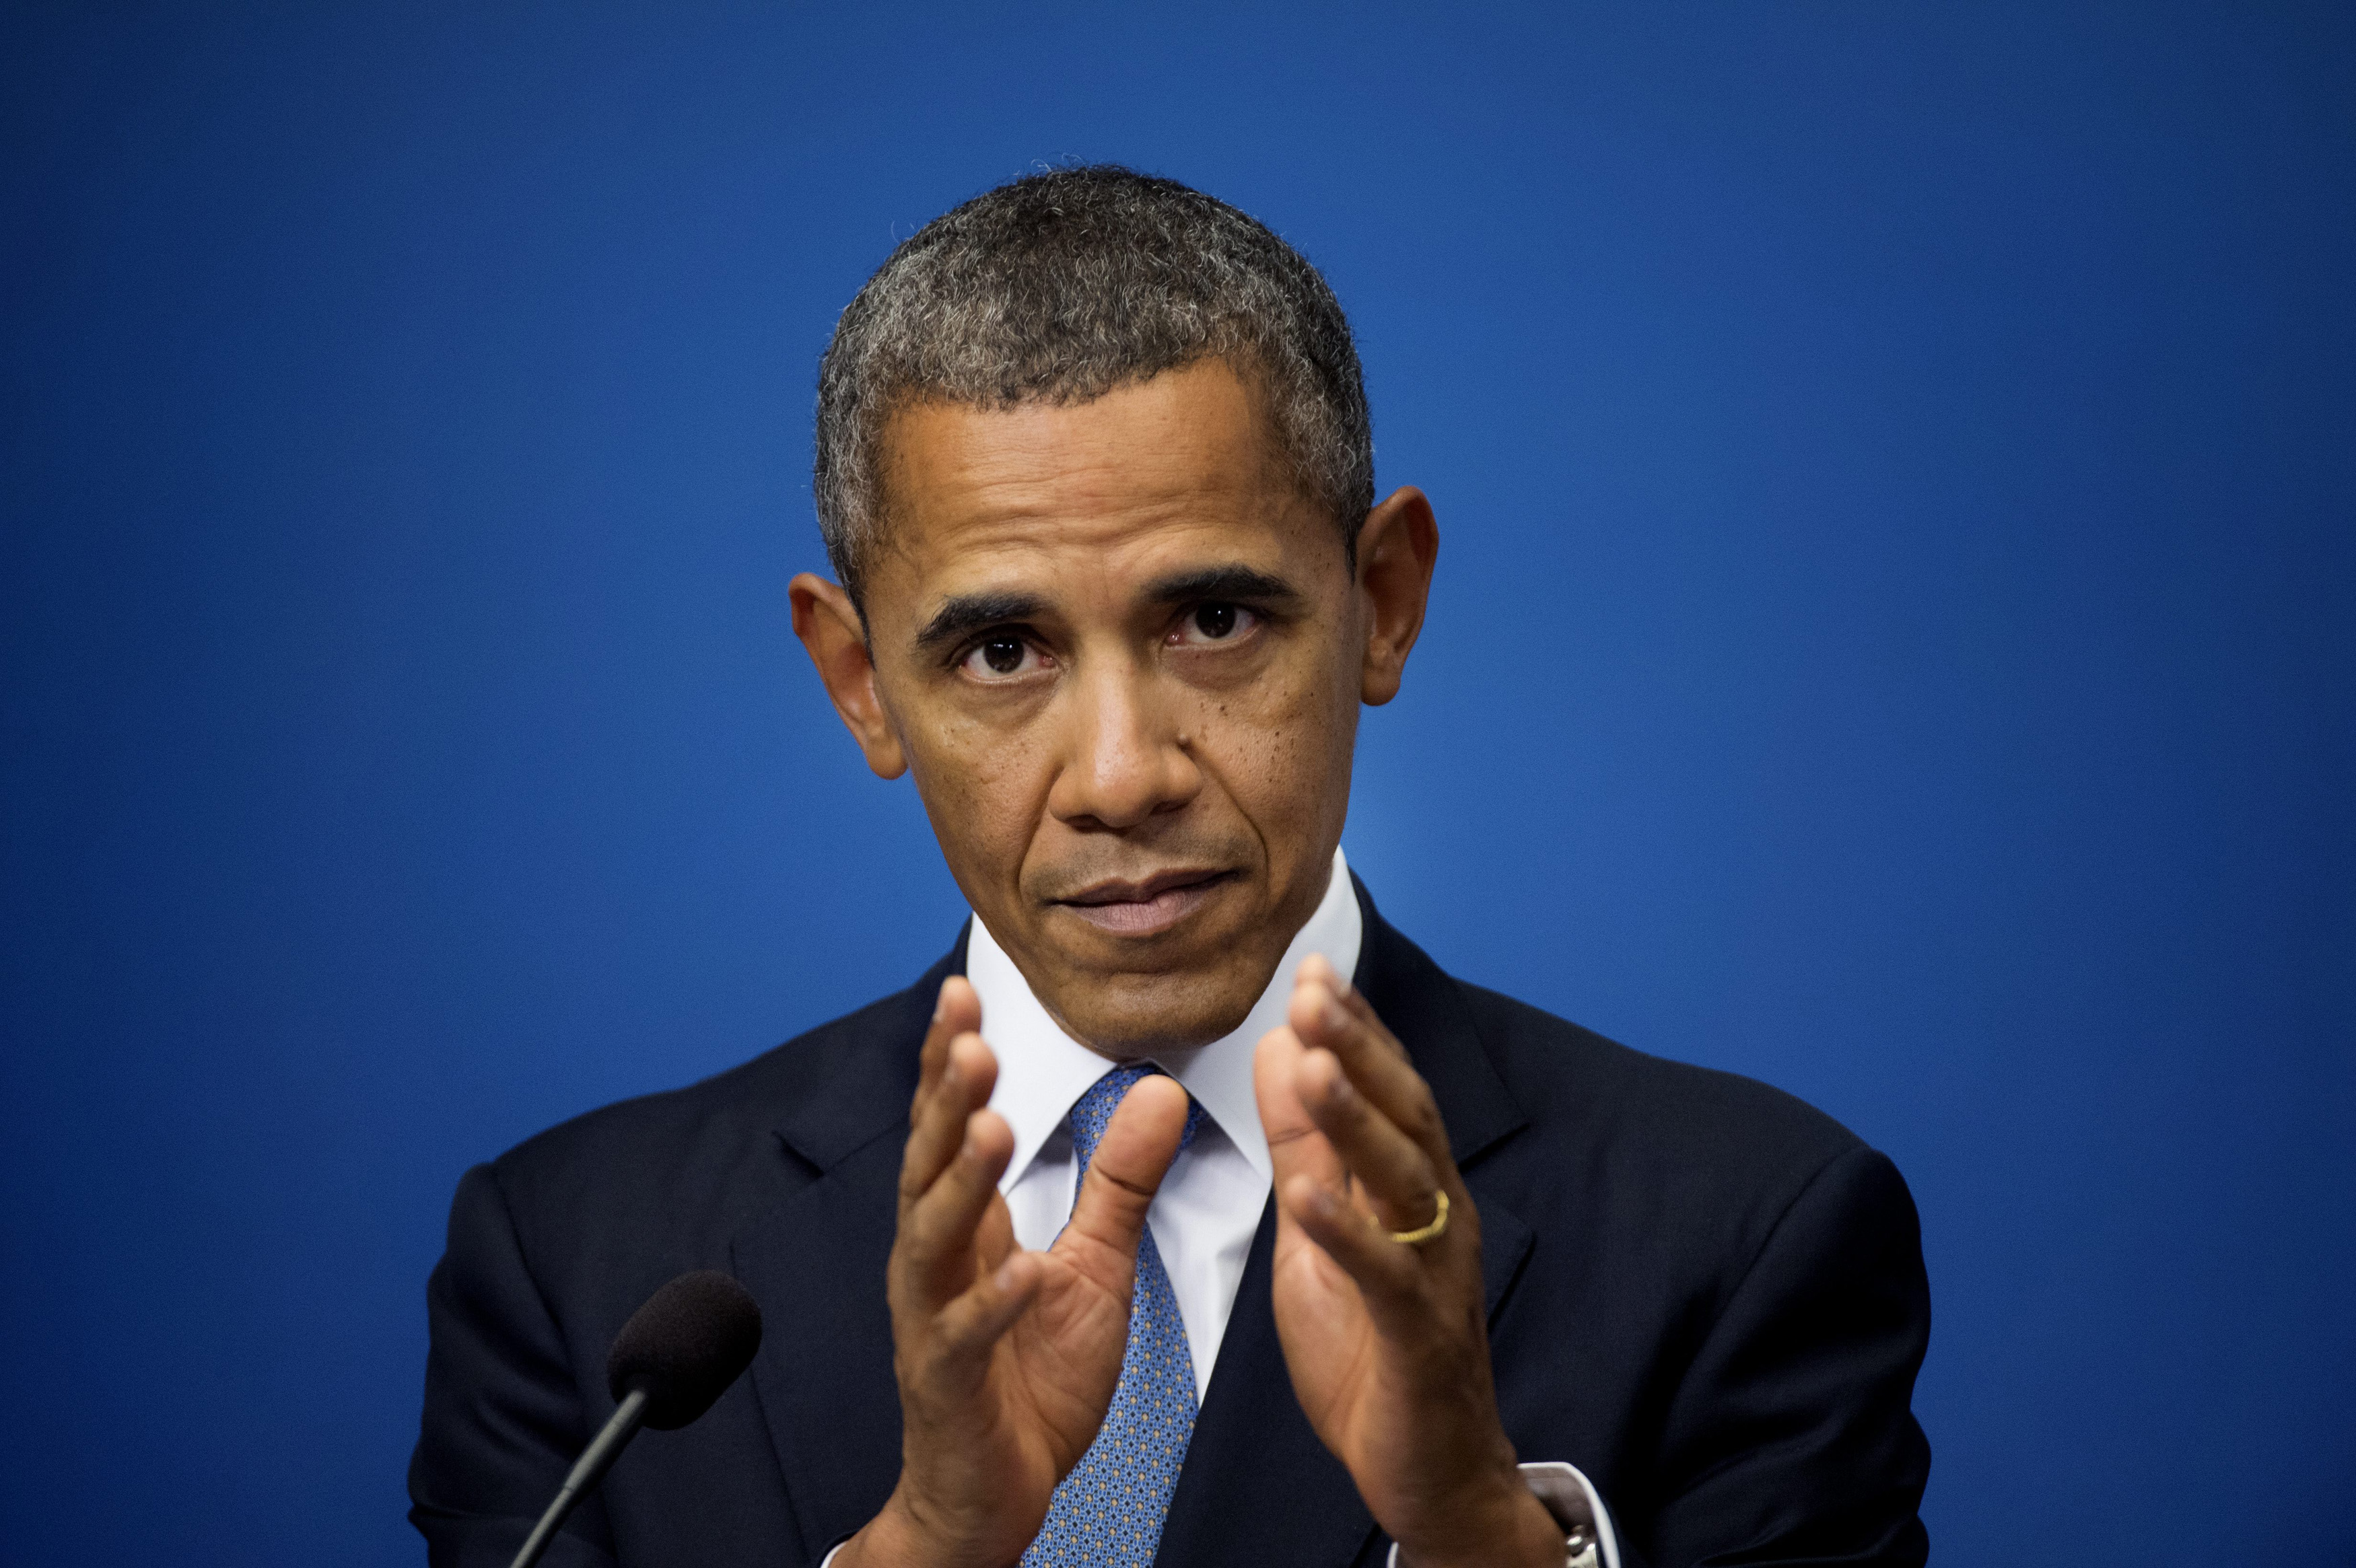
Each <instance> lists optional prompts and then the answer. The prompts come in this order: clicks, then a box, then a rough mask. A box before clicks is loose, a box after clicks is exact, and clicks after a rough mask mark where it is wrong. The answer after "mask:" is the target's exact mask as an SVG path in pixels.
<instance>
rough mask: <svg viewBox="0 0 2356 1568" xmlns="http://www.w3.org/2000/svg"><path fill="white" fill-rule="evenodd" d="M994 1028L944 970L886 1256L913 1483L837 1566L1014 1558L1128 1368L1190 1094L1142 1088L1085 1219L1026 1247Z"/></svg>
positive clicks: (1103, 1165)
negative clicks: (1140, 1283) (1008, 1172)
mask: <svg viewBox="0 0 2356 1568" xmlns="http://www.w3.org/2000/svg"><path fill="white" fill-rule="evenodd" d="M980 1024H981V1003H980V998H979V997H976V996H975V995H974V990H973V987H971V986H970V985H969V984H968V983H967V982H966V981H965V980H964V979H963V978H962V977H959V976H952V977H951V978H949V979H948V980H947V981H946V982H944V983H943V984H942V987H941V997H940V1005H939V1007H938V1008H937V1010H936V1011H935V1013H934V1016H933V1023H932V1027H931V1029H929V1030H928V1031H927V1032H926V1036H925V1046H924V1054H923V1057H922V1059H921V1068H920V1071H919V1074H918V1078H917V1084H916V1099H915V1101H914V1103H913V1104H912V1105H911V1107H910V1114H909V1121H910V1128H909V1133H908V1145H907V1152H906V1154H905V1157H904V1158H903V1161H902V1165H901V1171H900V1218H899V1231H898V1233H897V1235H896V1236H895V1237H894V1241H893V1245H892V1261H891V1265H890V1267H891V1274H890V1280H889V1291H888V1294H889V1296H890V1301H891V1307H892V1339H893V1366H894V1371H896V1373H897V1374H898V1377H899V1381H900V1411H901V1417H902V1431H903V1436H902V1442H901V1467H900V1480H899V1484H898V1485H897V1486H896V1487H895V1488H894V1489H893V1492H892V1497H891V1499H890V1501H888V1502H887V1503H886V1504H885V1505H884V1508H883V1512H882V1513H880V1514H878V1515H877V1516H876V1517H875V1518H874V1519H873V1520H871V1521H869V1523H868V1525H867V1527H866V1528H865V1529H864V1530H862V1531H860V1532H859V1534H858V1535H857V1536H855V1537H853V1538H852V1539H851V1541H849V1542H848V1543H847V1544H846V1545H845V1546H844V1548H843V1552H842V1554H841V1556H840V1557H838V1558H837V1559H836V1560H835V1561H836V1563H837V1568H1005V1565H1006V1564H1009V1563H1014V1562H1016V1561H1017V1560H1018V1559H1019V1558H1020V1557H1021V1556H1022V1554H1023V1548H1024V1547H1026V1546H1028V1545H1029V1544H1030V1542H1031V1538H1032V1537H1033V1536H1034V1535H1036V1534H1037V1533H1038V1531H1039V1526H1040V1524H1041V1522H1042V1521H1043V1520H1045V1518H1046V1517H1047V1504H1048V1501H1049V1499H1050V1498H1051V1497H1052V1496H1053V1494H1054V1492H1055V1483H1056V1482H1058V1481H1059V1480H1061V1479H1062V1478H1063V1477H1064V1475H1065V1474H1066V1472H1067V1471H1069V1470H1070V1469H1071V1468H1072V1467H1073V1466H1074V1465H1076V1464H1077V1463H1078V1462H1079V1459H1080V1456H1081V1455H1083V1454H1085V1453H1086V1452H1087V1447H1088V1445H1089V1444H1090V1443H1091V1442H1093V1441H1094V1440H1095V1438H1096V1435H1097V1429H1098V1427H1099V1426H1101V1425H1102V1424H1103V1423H1104V1417H1105V1411H1106V1409H1107V1408H1108V1406H1109V1405H1110V1403H1112V1393H1113V1387H1114V1385H1115V1384H1116V1383H1117V1382H1118V1381H1119V1378H1120V1362H1121V1352H1122V1349H1123V1348H1124V1347H1125V1346H1126V1345H1127V1343H1128V1339H1129V1307H1130V1288H1131V1285H1132V1282H1133V1280H1134V1276H1135V1274H1136V1268H1137V1243H1138V1238H1139V1236H1140V1235H1141V1234H1142V1233H1143V1232H1144V1228H1145V1211H1146V1208H1147V1205H1148V1204H1150V1203H1151V1201H1152V1200H1153V1194H1154V1192H1155V1190H1156V1189H1158V1188H1159V1187H1160V1186H1161V1183H1162V1173H1163V1172H1164V1171H1165V1170H1167V1169H1168V1168H1169V1166H1170V1161H1171V1159H1172V1158H1173V1157H1174V1156H1175V1155H1176V1153H1177V1151H1178V1140H1179V1137H1180V1136H1181V1134H1182V1133H1183V1131H1184V1128H1185V1122H1186V1092H1185V1091H1184V1090H1183V1089H1182V1088H1180V1087H1179V1086H1178V1085H1177V1084H1176V1083H1174V1082H1173V1081H1172V1080H1170V1079H1168V1078H1166V1077H1158V1076H1157V1077H1150V1078H1147V1079H1145V1080H1144V1081H1142V1082H1141V1083H1138V1084H1137V1085H1136V1087H1134V1088H1132V1089H1131V1090H1130V1092H1129V1094H1128V1096H1127V1097H1126V1098H1125V1099H1123V1100H1122V1102H1121V1104H1120V1108H1119V1110H1117V1111H1116V1112H1114V1113H1113V1116H1112V1121H1111V1123H1110V1125H1108V1126H1107V1128H1106V1129H1105V1134H1104V1137H1103V1139H1102V1141H1101V1142H1099V1143H1098V1146H1097V1151H1096V1156H1095V1157H1094V1159H1092V1160H1091V1161H1090V1162H1089V1165H1088V1170H1087V1179H1085V1180H1084V1181H1083V1183H1082V1185H1081V1188H1080V1192H1079V1195H1078V1199H1077V1200H1076V1202H1075V1203H1074V1205H1073V1208H1072V1218H1071V1222H1070V1223H1069V1224H1068V1225H1067V1226H1066V1227H1065V1230H1064V1232H1063V1234H1062V1235H1061V1236H1059V1237H1058V1238H1056V1241H1055V1245H1054V1246H1053V1247H1051V1248H1050V1249H1049V1250H1047V1251H1046V1252H1044V1253H1033V1252H1024V1251H1023V1250H1021V1249H1019V1248H1017V1247H1016V1246H1015V1244H1014V1227H1013V1222H1012V1218H1011V1217H1010V1216H1009V1214H1008V1213H1007V1209H1006V1200H1005V1199H1004V1198H1002V1197H1001V1196H1000V1194H999V1191H998V1180H999V1178H1000V1177H1001V1175H1002V1174H1003V1173H1004V1172H1005V1169H1006V1162H1007V1160H1008V1159H1009V1158H1011V1157H1012V1155H1013V1152H1014V1134H1013V1130H1012V1128H1010V1127H1009V1126H1008V1125H1006V1120H1005V1118H1004V1117H1002V1116H1001V1115H998V1114H997V1113H996V1112H995V1111H991V1110H989V1109H987V1108H986V1107H987V1106H988V1104H989V1103H990V1092H991V1086H992V1085H993V1084H994V1083H996V1082H997V1079H998V1060H997V1058H996V1057H994V1056H992V1055H991V1051H990V1048H989V1047H988V1046H987V1045H985V1044H983V1043H982V1040H981V1037H980V1035H979V1034H978V1033H976V1032H975V1031H976V1030H977V1029H980ZM1108 1066H1109V1064H1108Z"/></svg>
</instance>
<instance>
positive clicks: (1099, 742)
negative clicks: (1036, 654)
mask: <svg viewBox="0 0 2356 1568" xmlns="http://www.w3.org/2000/svg"><path fill="white" fill-rule="evenodd" d="M1063 696H1064V699H1065V704H1066V711H1065V714H1064V719H1065V722H1066V725H1067V726H1068V728H1067V731H1066V740H1065V745H1064V760H1063V761H1064V765H1063V767H1062V769H1061V770H1060V771H1059V772H1058V773H1057V775H1056V778H1055V785H1054V787H1053V788H1052V789H1050V790H1049V791H1048V792H1047V809H1048V810H1049V811H1050V812H1052V813H1054V814H1055V817H1056V818H1057V819H1058V820H1060V821H1061V822H1063V823H1064V824H1065V825H1066V826H1067V827H1076V828H1079V829H1081V830H1083V831H1087V830H1089V829H1092V828H1093V829H1100V830H1108V831H1111V832H1115V833H1122V832H1127V831H1128V830H1130V828H1133V827H1137V826H1138V825H1140V824H1141V823H1143V822H1145V821H1146V820H1148V819H1149V818H1151V817H1153V816H1158V815H1160V814H1161V813H1163V812H1169V811H1177V810H1180V809H1183V807H1184V806H1185V805H1186V804H1187V803H1188V802H1189V801H1191V800H1193V799H1194V796H1195V795H1196V794H1197V793H1199V792H1200V791H1201V789H1202V787H1203V773H1202V770H1201V768H1199V767H1198V766H1197V765H1196V764H1195V762H1194V757H1193V756H1192V755H1190V754H1189V753H1188V752H1187V750H1186V746H1185V738H1184V736H1183V733H1182V732H1181V728H1180V723H1179V719H1180V716H1181V714H1182V713H1183V709H1184V706H1185V705H1184V703H1183V700H1181V699H1179V698H1178V694H1176V693H1173V692H1168V691H1164V690H1162V689H1161V688H1160V683H1159V682H1157V681H1156V680H1155V679H1154V677H1153V672H1152V671H1151V670H1150V669H1148V668H1141V667H1139V666H1137V665H1136V664H1134V663H1131V662H1127V661H1119V660H1106V661H1102V662H1100V663H1098V664H1097V665H1096V666H1095V667H1094V668H1092V669H1088V670H1087V673H1086V674H1085V675H1083V676H1081V677H1080V678H1077V679H1076V680H1075V681H1073V683H1072V684H1071V685H1070V686H1069V687H1067V688H1066V689H1065V692H1064V693H1063Z"/></svg>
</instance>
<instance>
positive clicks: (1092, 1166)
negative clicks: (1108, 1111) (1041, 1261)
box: [1054, 1072, 1187, 1273]
mask: <svg viewBox="0 0 2356 1568" xmlns="http://www.w3.org/2000/svg"><path fill="white" fill-rule="evenodd" d="M1186 1105H1187V1099H1186V1091H1185V1090H1184V1089H1183V1088H1181V1087H1180V1086H1179V1084H1178V1082H1177V1081H1176V1080H1175V1079H1173V1078H1170V1077H1168V1076H1166V1075H1164V1074H1162V1073H1158V1072H1157V1073H1154V1074H1152V1075H1151V1076H1150V1077H1146V1078H1141V1079H1140V1080H1138V1082H1137V1083H1136V1084H1135V1086H1133V1087H1132V1088H1131V1089H1130V1092H1129V1093H1127V1094H1125V1095H1123V1096H1122V1097H1121V1102H1120V1105H1119V1109H1117V1110H1115V1111H1114V1112H1113V1114H1112V1120H1111V1121H1110V1122H1108V1124H1106V1126H1105V1130H1104V1136H1102V1137H1101V1138H1099V1139H1098V1141H1097V1152H1096V1157H1094V1158H1093V1159H1091V1160H1089V1161H1088V1174H1087V1179H1086V1180H1085V1181H1083V1182H1082V1183H1081V1184H1080V1191H1079V1196H1078V1197H1077V1198H1076V1200H1074V1201H1073V1203H1072V1222H1071V1223H1070V1224H1068V1225H1066V1227H1064V1233H1063V1234H1062V1235H1060V1236H1058V1237H1056V1238H1055V1248H1054V1250H1055V1251H1056V1252H1060V1253H1073V1254H1076V1255H1075V1260H1074V1261H1076V1262H1080V1261H1082V1257H1083V1256H1084V1255H1085V1256H1087V1261H1088V1262H1090V1263H1093V1264H1097V1265H1098V1267H1097V1268H1091V1270H1090V1272H1092V1273H1095V1272H1098V1271H1099V1269H1100V1268H1101V1267H1102V1266H1106V1265H1109V1264H1113V1263H1114V1262H1116V1261H1117V1262H1118V1264H1119V1267H1120V1268H1122V1269H1126V1268H1129V1267H1130V1266H1132V1265H1133V1264H1134V1263H1135V1261H1136V1257H1137V1239H1138V1237H1139V1236H1141V1235H1142V1234H1143V1233H1144V1231H1145V1211H1146V1210H1147V1209H1148V1208H1150V1207H1151V1205H1152V1202H1153V1195H1154V1193H1156V1192H1158V1191H1160V1190H1161V1188H1162V1177H1163V1175H1164V1174H1166V1173H1167V1172H1168V1171H1169V1169H1170V1162H1171V1161H1172V1160H1173V1159H1175V1158H1176V1157H1178V1140H1179V1139H1180V1138H1181V1137H1182V1136H1184V1134H1185V1131H1186Z"/></svg>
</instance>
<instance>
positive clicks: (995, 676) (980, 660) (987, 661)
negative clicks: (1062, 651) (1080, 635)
mask: <svg viewBox="0 0 2356 1568" xmlns="http://www.w3.org/2000/svg"><path fill="white" fill-rule="evenodd" d="M1044 667H1046V660H1045V659H1044V658H1042V657H1041V656H1040V654H1039V650H1038V649H1036V648H1034V647H1033V646H1032V645H1030V644H1029V643H1027V642H1025V641H1023V639H1022V638H1021V637H1019V636H1017V635H1014V634H1013V633H1012V632H993V633H992V634H991V635H989V636H986V637H984V638H982V640H981V641H980V642H979V643H976V644H975V645H973V648H972V651H971V652H969V653H968V654H967V655H966V656H965V659H964V668H965V672H966V674H968V675H969V676H972V677H974V678H975V679H977V680H1009V679H1012V677H1016V676H1023V675H1029V674H1031V673H1032V672H1033V671H1034V670H1039V669H1043V668H1044Z"/></svg>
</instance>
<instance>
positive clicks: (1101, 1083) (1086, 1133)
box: [1072, 1061, 1203, 1176]
mask: <svg viewBox="0 0 2356 1568" xmlns="http://www.w3.org/2000/svg"><path fill="white" fill-rule="evenodd" d="M1161 1071H1162V1069H1161V1068H1159V1067H1157V1066H1155V1065H1154V1064H1153V1063H1152V1062H1151V1061H1131V1062H1127V1063H1124V1064H1123V1065H1121V1066H1119V1067H1116V1068H1114V1069H1113V1070H1112V1071H1111V1072H1108V1073H1106V1074H1105V1075H1104V1076H1103V1077H1101V1078H1099V1079H1098V1080H1097V1081H1096V1082H1095V1083H1091V1084H1089V1085H1088V1087H1087V1092H1086V1093H1083V1094H1082V1095H1081V1096H1080V1097H1079V1098H1078V1099H1076V1100H1075V1101H1073V1102H1072V1157H1073V1158H1074V1159H1075V1160H1076V1161H1077V1162H1078V1164H1079V1168H1080V1174H1081V1175H1083V1176H1085V1175H1087V1169H1088V1161H1089V1160H1091V1159H1094V1158H1095V1157H1096V1153H1097V1142H1098V1139H1100V1138H1102V1137H1103V1136H1104V1131H1105V1128H1106V1127H1108V1126H1109V1125H1112V1114H1113V1112H1114V1111H1115V1110H1117V1109H1119V1105H1120V1103H1121V1101H1122V1100H1123V1099H1125V1098H1126V1097H1127V1096H1128V1094H1129V1092H1130V1090H1131V1089H1134V1088H1135V1087H1137V1083H1138V1080H1140V1079H1141V1078H1146V1077H1149V1076H1151V1075H1152V1074H1154V1073H1157V1072H1161ZM1202 1120H1203V1104H1202V1102H1201V1101H1199V1100H1197V1099H1195V1098H1194V1096H1193V1095H1191V1094H1190V1095H1188V1096H1187V1098H1186V1130H1185V1131H1184V1132H1183V1133H1182V1134H1180V1135H1179V1137H1178V1147H1180V1148H1182V1149H1183V1148H1184V1147H1186V1146H1187V1145H1188V1144H1190V1143H1193V1142H1194V1128H1195V1127H1196V1126H1197V1125H1200V1124H1201V1122H1202Z"/></svg>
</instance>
